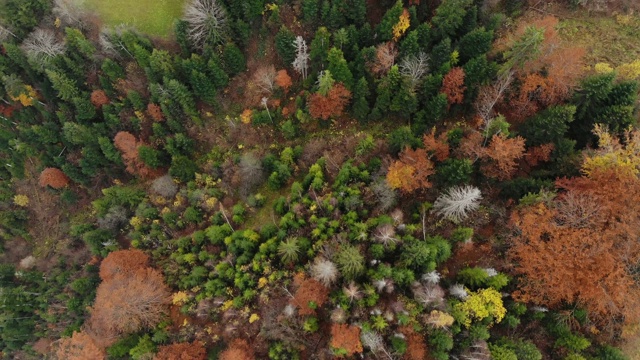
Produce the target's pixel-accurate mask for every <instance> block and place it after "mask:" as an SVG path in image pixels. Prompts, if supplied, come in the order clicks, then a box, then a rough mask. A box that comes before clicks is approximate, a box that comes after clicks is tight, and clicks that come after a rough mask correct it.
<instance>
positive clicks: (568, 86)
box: [501, 16, 585, 122]
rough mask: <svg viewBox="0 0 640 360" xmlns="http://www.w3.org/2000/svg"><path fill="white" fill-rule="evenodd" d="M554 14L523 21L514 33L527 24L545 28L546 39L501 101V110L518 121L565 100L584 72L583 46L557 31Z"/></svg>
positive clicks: (518, 34)
mask: <svg viewBox="0 0 640 360" xmlns="http://www.w3.org/2000/svg"><path fill="white" fill-rule="evenodd" d="M557 25H558V19H557V18H556V17H554V16H546V17H544V18H541V19H538V20H535V21H532V22H529V23H523V24H521V26H519V27H518V29H517V30H516V32H515V34H514V35H515V36H516V37H518V36H521V35H522V34H524V32H525V29H526V28H527V27H528V26H533V27H535V28H538V29H542V30H543V33H544V41H543V42H542V44H541V46H540V49H539V50H540V51H539V55H538V56H536V57H535V58H533V59H531V60H529V61H528V62H527V63H526V64H525V66H523V67H522V68H521V69H518V70H517V71H516V76H515V77H516V80H517V81H516V82H515V88H516V89H515V91H512V92H511V95H510V96H509V97H508V98H507V99H505V100H506V101H505V102H504V103H502V104H501V110H502V112H503V113H504V114H505V115H506V116H507V117H508V118H509V119H510V120H512V121H515V122H519V121H523V120H524V119H526V118H528V117H530V116H532V115H533V114H535V113H536V112H538V111H539V110H541V109H544V108H546V107H548V106H551V105H554V104H558V103H560V102H562V101H564V100H566V99H567V98H568V97H569V96H570V95H571V92H572V90H573V88H574V87H575V86H576V85H577V83H578V80H579V79H580V78H581V76H582V75H583V73H584V66H583V63H582V59H583V57H584V55H585V50H584V49H583V48H579V47H574V46H569V45H567V44H564V43H563V42H562V41H561V39H560V36H559V34H558V31H557V29H556V28H557Z"/></svg>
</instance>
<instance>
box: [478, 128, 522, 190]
mask: <svg viewBox="0 0 640 360" xmlns="http://www.w3.org/2000/svg"><path fill="white" fill-rule="evenodd" d="M484 152H485V155H486V157H487V161H486V162H485V163H484V164H483V166H482V167H481V170H482V172H483V173H484V174H485V175H486V176H488V177H491V178H496V179H499V180H508V179H510V178H511V177H512V176H513V175H514V173H515V171H516V170H517V162H516V160H517V159H520V158H521V157H523V156H524V139H523V138H522V137H520V136H517V137H515V138H507V137H506V136H504V135H503V134H498V135H493V137H492V138H491V143H489V146H488V147H486V148H485V151H484Z"/></svg>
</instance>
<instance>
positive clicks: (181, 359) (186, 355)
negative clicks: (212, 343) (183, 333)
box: [153, 341, 207, 360]
mask: <svg viewBox="0 0 640 360" xmlns="http://www.w3.org/2000/svg"><path fill="white" fill-rule="evenodd" d="M206 358H207V349H206V348H205V347H204V344H203V343H202V342H200V341H194V342H192V343H188V342H185V343H177V344H171V345H166V346H160V347H158V353H157V354H156V356H155V357H154V358H153V360H204V359H206Z"/></svg>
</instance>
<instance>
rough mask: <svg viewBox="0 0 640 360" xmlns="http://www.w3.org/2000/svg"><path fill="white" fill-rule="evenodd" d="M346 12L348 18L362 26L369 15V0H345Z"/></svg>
mask: <svg viewBox="0 0 640 360" xmlns="http://www.w3.org/2000/svg"><path fill="white" fill-rule="evenodd" d="M343 4H344V6H343V7H344V12H345V15H346V17H347V19H348V20H349V21H350V22H351V23H353V24H355V25H356V26H362V25H364V24H365V22H366V20H367V19H366V17H367V0H345V1H343Z"/></svg>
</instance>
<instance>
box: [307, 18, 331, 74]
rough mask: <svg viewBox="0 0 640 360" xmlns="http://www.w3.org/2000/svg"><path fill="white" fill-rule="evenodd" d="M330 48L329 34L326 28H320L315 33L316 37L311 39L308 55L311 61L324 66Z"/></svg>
mask: <svg viewBox="0 0 640 360" xmlns="http://www.w3.org/2000/svg"><path fill="white" fill-rule="evenodd" d="M330 47H331V34H330V33H329V30H327V28H326V27H324V26H321V27H319V28H318V30H317V31H316V35H315V37H314V38H313V41H311V46H310V47H309V49H310V51H311V52H310V54H309V55H311V59H312V60H313V61H316V62H318V63H319V64H320V65H322V66H324V63H325V62H326V61H327V55H328V52H329V48H330Z"/></svg>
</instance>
